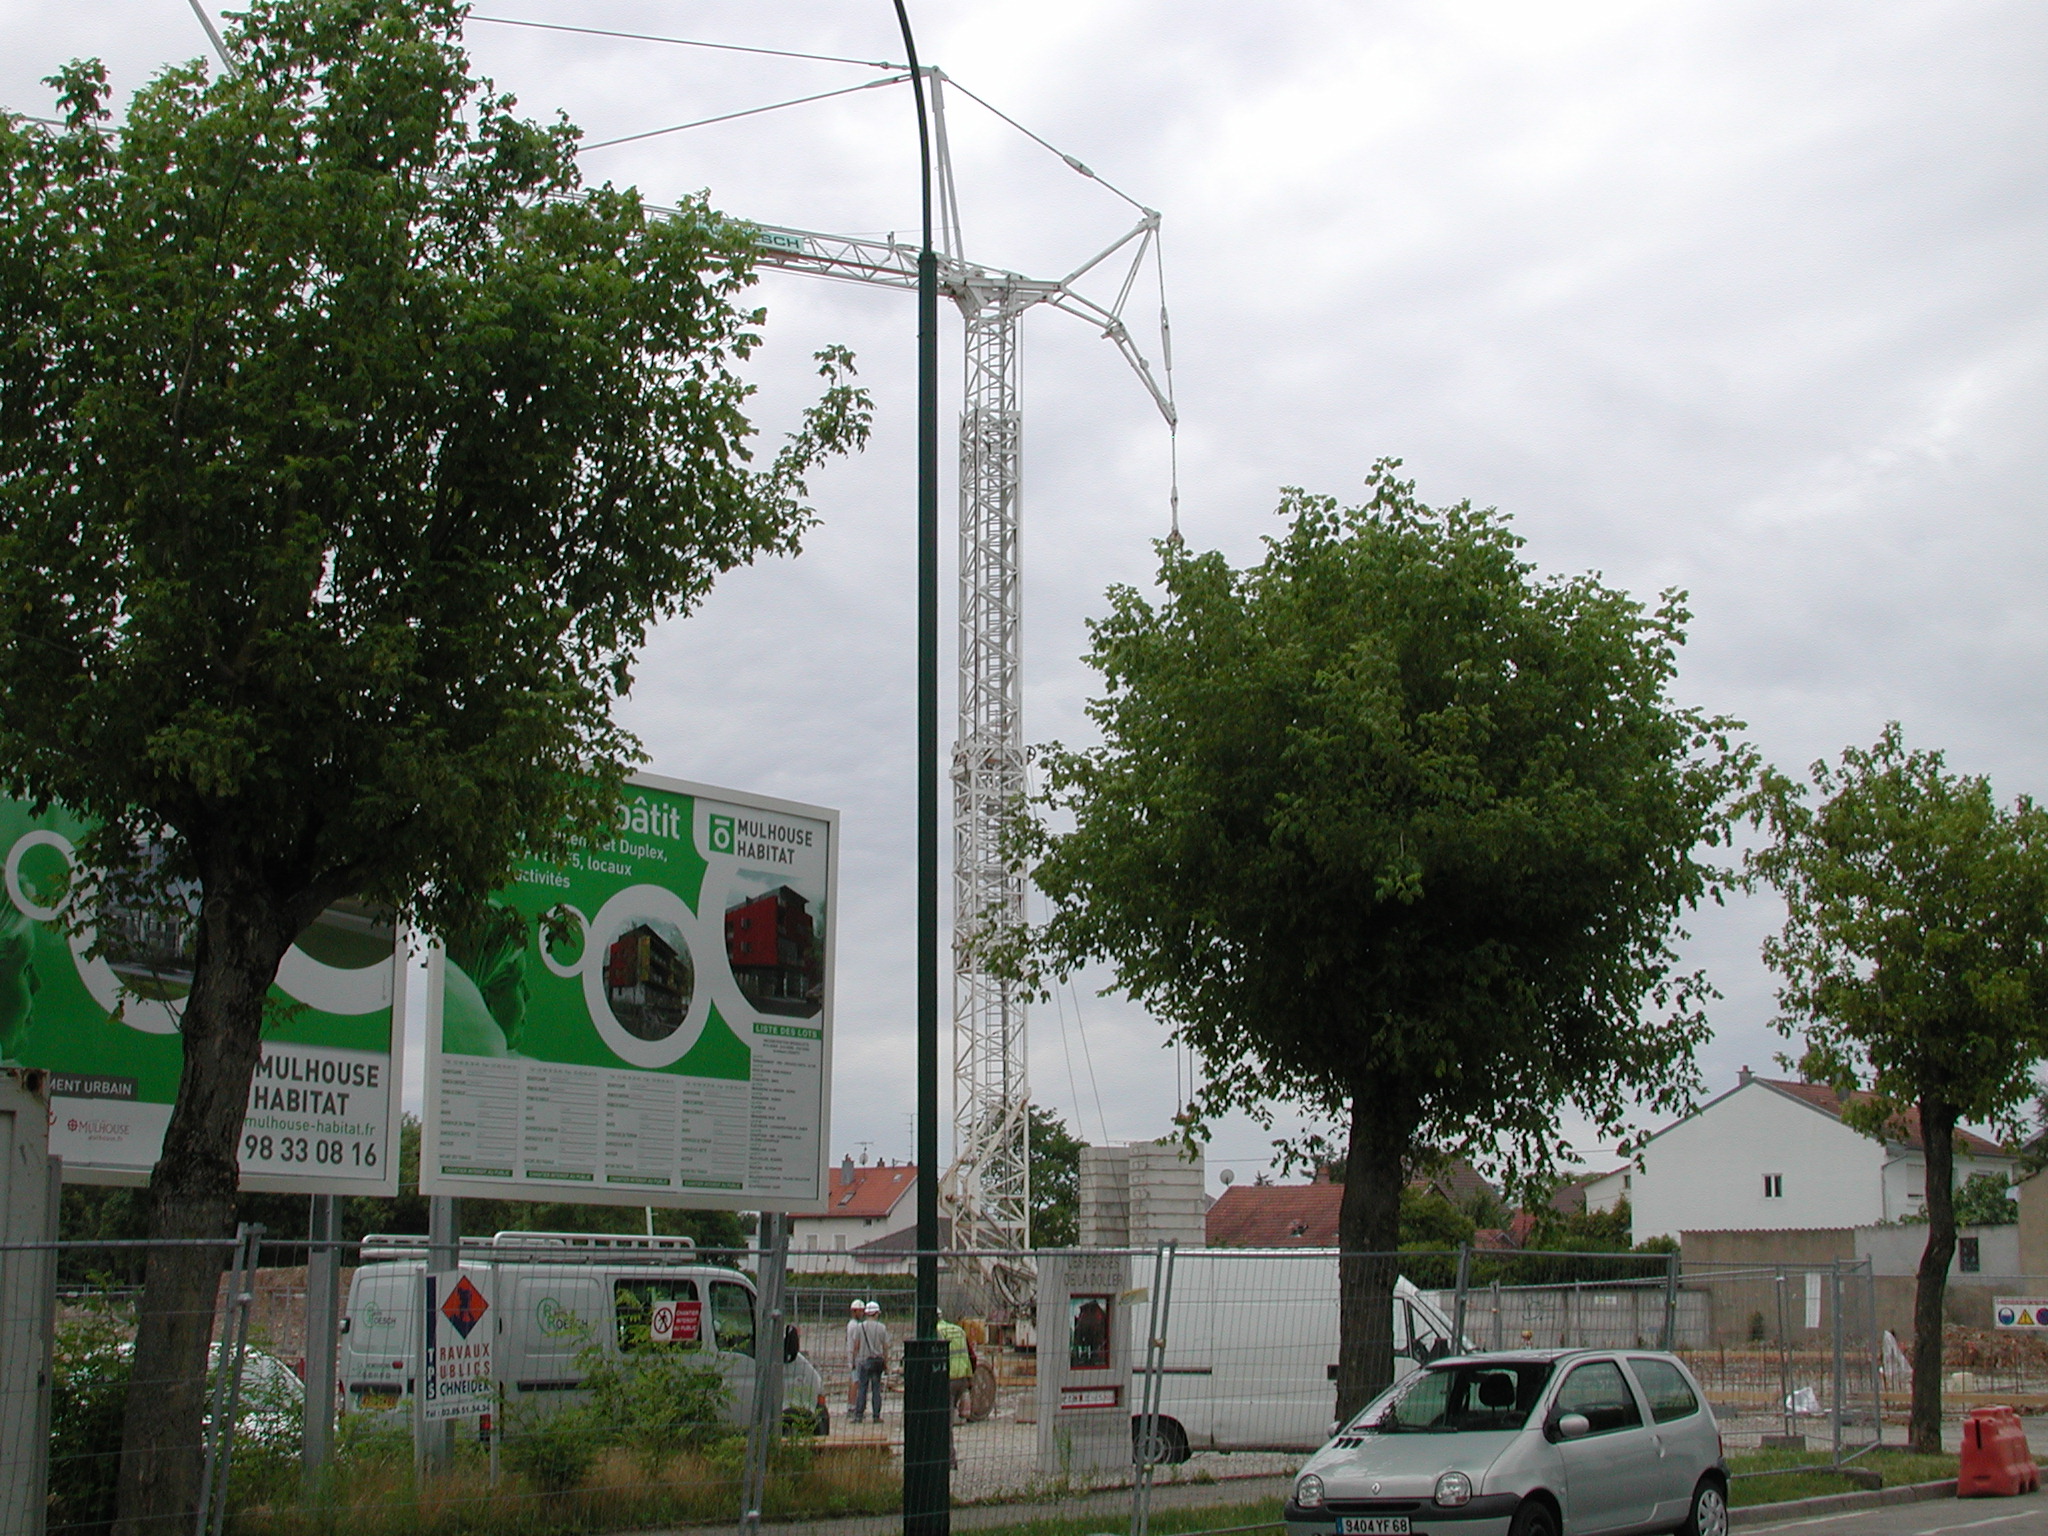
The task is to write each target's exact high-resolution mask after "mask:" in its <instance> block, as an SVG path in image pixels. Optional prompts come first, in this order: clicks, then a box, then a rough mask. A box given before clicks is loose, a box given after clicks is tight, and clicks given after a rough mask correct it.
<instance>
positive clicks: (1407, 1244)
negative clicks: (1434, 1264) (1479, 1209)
mask: <svg viewBox="0 0 2048 1536" xmlns="http://www.w3.org/2000/svg"><path fill="white" fill-rule="evenodd" d="M1477 1227H1478V1224H1477V1223H1476V1222H1474V1221H1473V1219H1472V1217H1471V1216H1470V1215H1469V1214H1468V1213H1467V1212H1465V1211H1462V1210H1460V1209H1458V1207H1457V1206H1455V1205H1453V1204H1451V1202H1450V1201H1448V1200H1446V1199H1445V1198H1444V1197H1443V1196H1442V1195H1440V1194H1438V1193H1437V1192H1436V1191H1435V1190H1433V1189H1416V1188H1414V1187H1413V1186H1412V1185H1411V1186H1409V1187H1408V1188H1405V1189H1403V1190H1402V1191H1401V1226H1400V1239H1401V1240H1400V1245H1401V1247H1403V1248H1414V1249H1423V1250H1427V1251H1429V1252H1441V1251H1442V1250H1444V1249H1447V1248H1456V1247H1458V1246H1460V1245H1461V1244H1464V1243H1469V1242H1471V1241H1472V1234H1473V1233H1474V1232H1475V1231H1476V1230H1477Z"/></svg>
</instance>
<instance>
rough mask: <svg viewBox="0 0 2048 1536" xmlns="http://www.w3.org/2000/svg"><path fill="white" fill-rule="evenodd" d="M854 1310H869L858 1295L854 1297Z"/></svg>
mask: <svg viewBox="0 0 2048 1536" xmlns="http://www.w3.org/2000/svg"><path fill="white" fill-rule="evenodd" d="M853 1310H854V1311H856V1312H865V1311H866V1310H867V1308H866V1307H865V1306H864V1305H863V1304H862V1302H861V1299H860V1298H859V1297H858V1296H856V1297H854V1298H853Z"/></svg>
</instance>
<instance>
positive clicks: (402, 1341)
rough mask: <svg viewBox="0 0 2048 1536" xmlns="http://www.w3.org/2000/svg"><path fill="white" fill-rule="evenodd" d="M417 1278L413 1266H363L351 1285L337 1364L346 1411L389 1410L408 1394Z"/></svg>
mask: <svg viewBox="0 0 2048 1536" xmlns="http://www.w3.org/2000/svg"><path fill="white" fill-rule="evenodd" d="M419 1274H420V1266H419V1265H418V1264H416V1263H414V1264H407V1263H386V1264H365V1265H364V1266H363V1267H362V1268H360V1269H358V1270H357V1271H356V1272H355V1276H354V1278H353V1279H352V1280H351V1281H350V1282H349V1288H348V1311H347V1313H346V1322H347V1327H346V1329H345V1330H344V1332H343V1333H342V1336H341V1360H340V1368H341V1389H342V1402H343V1404H344V1411H345V1412H363V1413H375V1412H379V1411H383V1410H389V1409H393V1408H396V1407H397V1406H398V1405H399V1403H400V1402H401V1401H402V1400H403V1399H404V1398H406V1397H408V1396H410V1395H411V1392H412V1373H413V1369H414V1362H415V1361H417V1360H418V1358H419V1347H420V1341H419V1298H418V1296H417V1295H416V1294H415V1293H416V1292H417V1291H418V1289H419Z"/></svg>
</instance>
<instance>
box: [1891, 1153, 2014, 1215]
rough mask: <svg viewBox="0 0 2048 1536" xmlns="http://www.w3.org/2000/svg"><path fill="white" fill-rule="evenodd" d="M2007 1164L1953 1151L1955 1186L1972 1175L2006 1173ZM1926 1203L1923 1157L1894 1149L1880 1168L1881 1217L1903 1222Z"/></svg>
mask: <svg viewBox="0 0 2048 1536" xmlns="http://www.w3.org/2000/svg"><path fill="white" fill-rule="evenodd" d="M2011 1166H2012V1165H2011V1164H2010V1163H2005V1162H1999V1163H1987V1162H1980V1161H1978V1160H1977V1159H1976V1158H1973V1157H1965V1156H1964V1155H1962V1154H1961V1153H1957V1154H1956V1188H1958V1189H1961V1188H1962V1187H1963V1185H1965V1184H1967V1183H1968V1182H1969V1181H1970V1178H1971V1176H1972V1175H1973V1174H1979V1173H2001V1174H2002V1173H2008V1172H2009V1171H2010V1170H2011ZM1926 1205H1927V1159H1926V1157H1925V1155H1924V1154H1922V1153H1919V1152H1897V1151H1895V1152H1894V1153H1893V1154H1892V1160H1891V1161H1890V1162H1889V1163H1887V1164H1886V1165H1885V1170H1884V1219H1885V1220H1886V1221H1903V1220H1904V1219H1905V1218H1906V1217H1908V1216H1918V1215H1919V1214H1920V1213H1921V1211H1922V1210H1923V1209H1925V1208H1926Z"/></svg>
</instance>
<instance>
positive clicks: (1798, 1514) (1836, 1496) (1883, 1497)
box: [1728, 1477, 1956, 1526]
mask: <svg viewBox="0 0 2048 1536" xmlns="http://www.w3.org/2000/svg"><path fill="white" fill-rule="evenodd" d="M1955 1493H1956V1480H1955V1479H1954V1478H1952V1477H1949V1478H1943V1479H1942V1480H1941V1481H1939V1482H1933V1483H1901V1484H1900V1485H1899V1486H1898V1487H1896V1488H1870V1489H1865V1490H1863V1491H1860V1492H1857V1493H1822V1494H1816V1495H1815V1496H1814V1497H1813V1498H1810V1499H1786V1500H1785V1501H1784V1502H1783V1503H1780V1504H1746V1505H1744V1506H1743V1507H1742V1508H1741V1509H1731V1510H1729V1511H1728V1523H1729V1525H1731V1526H1736V1525H1773V1524H1776V1523H1777V1522H1779V1521H1781V1520H1797V1519H1800V1518H1802V1517H1803V1516H1807V1515H1838V1514H1844V1513H1846V1512H1848V1511H1850V1510H1853V1509H1883V1508H1885V1507H1886V1506H1887V1505H1891V1504H1919V1503H1923V1502H1925V1501H1926V1500H1928V1499H1952V1498H1954V1497H1955Z"/></svg>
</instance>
